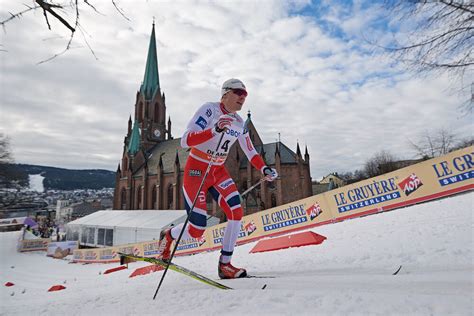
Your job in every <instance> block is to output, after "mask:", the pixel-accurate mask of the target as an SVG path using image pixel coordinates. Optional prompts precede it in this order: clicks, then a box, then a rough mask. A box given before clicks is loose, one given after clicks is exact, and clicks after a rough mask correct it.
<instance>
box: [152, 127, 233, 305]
mask: <svg viewBox="0 0 474 316" xmlns="http://www.w3.org/2000/svg"><path fill="white" fill-rule="evenodd" d="M224 134H225V131H223V132H222V135H221V138H220V139H219V142H218V143H217V147H216V151H215V152H214V154H213V155H212V156H211V160H210V161H209V164H208V165H207V169H206V172H205V173H204V176H203V178H202V181H201V184H200V185H199V189H198V190H197V193H196V196H195V197H194V201H193V204H192V205H191V208H190V209H189V213H188V216H187V217H186V220H185V221H184V225H183V229H181V233H180V234H179V236H178V239H176V243H175V245H174V248H173V251H172V252H171V256H170V259H169V260H168V262H167V264H166V268H165V271H163V275H162V276H161V280H160V283H159V284H158V287H157V288H156V291H155V295H153V299H155V298H156V295H157V294H158V291H159V290H160V287H161V284H162V283H163V280H164V279H165V276H166V273H167V272H168V268H169V267H170V263H171V260H173V257H174V253H175V252H176V249H178V244H179V242H180V241H181V237H183V233H184V230H185V229H186V225H187V224H188V222H189V218H190V217H191V213H192V211H193V209H194V206H195V205H196V202H197V199H198V197H199V192H201V189H202V187H203V185H204V181H205V180H206V178H207V175H208V174H209V171H210V170H211V166H212V163H213V162H214V160H215V159H216V157H217V152H218V151H219V147H220V145H221V142H222V139H223V138H224Z"/></svg>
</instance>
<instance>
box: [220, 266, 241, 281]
mask: <svg viewBox="0 0 474 316" xmlns="http://www.w3.org/2000/svg"><path fill="white" fill-rule="evenodd" d="M218 273H219V278H221V279H237V278H245V277H247V271H246V270H245V269H242V268H236V267H234V266H233V265H232V264H230V262H229V263H222V262H219V268H218Z"/></svg>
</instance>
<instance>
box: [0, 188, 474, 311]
mask: <svg viewBox="0 0 474 316" xmlns="http://www.w3.org/2000/svg"><path fill="white" fill-rule="evenodd" d="M473 197H474V193H473V192H470V193H466V194H463V195H457V196H455V197H451V198H446V199H443V200H438V201H434V202H430V203H425V204H421V205H416V206H412V207H409V208H404V209H400V210H396V211H392V212H386V213H382V214H377V215H372V216H367V217H363V218H358V219H353V220H348V221H344V222H342V223H337V224H331V225H326V226H321V227H317V228H314V229H312V231H314V232H316V233H318V234H321V235H323V236H326V237H327V240H326V241H325V242H324V243H323V244H321V245H317V246H307V247H300V248H292V249H287V250H280V251H273V252H265V253H256V254H249V251H250V249H251V248H252V247H253V246H254V245H255V243H251V244H247V245H243V246H240V247H237V248H236V251H235V254H234V260H233V263H234V264H235V265H238V266H244V267H246V268H247V269H248V270H249V272H250V273H251V274H255V275H262V276H275V278H258V279H243V280H242V279H241V280H223V281H221V282H222V283H224V284H226V285H229V286H231V287H233V288H235V290H230V291H225V290H219V289H215V288H211V287H209V286H207V285H205V284H202V283H200V282H197V281H195V280H193V279H190V278H188V277H185V276H182V275H181V274H178V273H175V272H173V271H170V272H169V273H168V274H167V276H166V279H165V281H164V283H163V285H162V288H161V290H160V292H159V293H158V296H157V299H156V300H155V301H153V300H152V297H153V294H154V291H155V289H156V286H157V284H158V281H159V278H160V277H161V275H162V272H157V273H153V274H148V275H144V276H138V277H134V278H128V276H129V275H130V274H131V273H132V272H133V270H134V269H135V268H138V267H142V266H146V265H147V264H146V263H143V262H141V263H138V262H137V263H132V264H130V266H129V270H122V271H119V272H116V273H112V274H108V275H104V274H103V272H104V271H105V270H107V269H109V268H112V267H117V264H88V265H82V264H68V263H69V262H68V261H65V260H57V259H52V258H49V257H46V255H45V253H44V252H36V253H17V252H16V250H15V246H16V241H17V238H18V236H19V235H18V234H19V233H18V232H7V233H0V251H1V253H0V255H1V260H0V268H1V273H0V278H1V282H2V286H1V291H0V292H1V293H0V302H1V308H0V315H25V314H35V315H66V314H67V315H87V314H89V315H157V314H163V315H246V314H249V315H254V314H257V313H258V314H261V315H472V313H473V253H472V251H473V250H472V249H473V218H472V217H473ZM218 255H219V253H218V252H210V253H203V254H198V255H194V256H186V257H178V258H175V260H174V261H175V262H176V263H178V264H180V265H183V266H185V267H188V268H190V269H193V270H195V271H196V272H199V273H202V274H204V275H206V276H209V277H212V278H215V279H217V271H216V270H217V269H216V266H217V258H218ZM400 265H402V266H403V267H402V269H401V271H400V272H399V273H398V274H397V275H392V273H393V272H394V271H396V270H397V268H398V267H399V266H400ZM8 281H10V282H13V283H15V286H13V287H5V286H4V285H3V284H5V283H6V282H8ZM61 284H62V285H64V286H65V287H66V289H65V290H63V291H59V292H47V290H48V289H49V288H50V287H51V286H53V285H61ZM265 284H266V285H267V286H266V289H265V290H262V289H261V288H262V287H263V286H264V285H265Z"/></svg>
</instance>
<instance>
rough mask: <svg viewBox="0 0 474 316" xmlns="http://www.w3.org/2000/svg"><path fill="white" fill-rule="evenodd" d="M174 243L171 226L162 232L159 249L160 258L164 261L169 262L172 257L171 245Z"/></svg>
mask: <svg viewBox="0 0 474 316" xmlns="http://www.w3.org/2000/svg"><path fill="white" fill-rule="evenodd" d="M172 244H173V237H172V236H171V228H167V229H164V230H162V231H161V233H160V244H159V251H160V253H161V255H160V257H159V258H160V259H161V260H163V261H164V262H169V260H170V257H171V245H172Z"/></svg>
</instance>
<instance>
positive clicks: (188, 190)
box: [159, 79, 278, 279]
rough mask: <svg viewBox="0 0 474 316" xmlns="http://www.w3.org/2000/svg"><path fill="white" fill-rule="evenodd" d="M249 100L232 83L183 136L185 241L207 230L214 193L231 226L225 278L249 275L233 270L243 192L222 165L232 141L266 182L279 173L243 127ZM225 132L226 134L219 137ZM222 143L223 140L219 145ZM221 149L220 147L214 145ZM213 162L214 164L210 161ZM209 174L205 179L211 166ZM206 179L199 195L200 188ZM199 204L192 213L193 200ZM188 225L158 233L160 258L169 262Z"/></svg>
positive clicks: (222, 266) (223, 260)
mask: <svg viewBox="0 0 474 316" xmlns="http://www.w3.org/2000/svg"><path fill="white" fill-rule="evenodd" d="M246 97H247V89H246V87H245V85H244V84H243V83H242V81H240V80H238V79H229V80H227V81H225V82H224V84H223V85H222V89H221V101H220V102H208V103H205V104H204V105H202V106H201V107H200V108H199V109H198V110H197V112H196V113H195V114H194V116H193V118H192V119H191V120H190V122H189V123H188V126H187V129H186V131H185V132H184V135H183V137H182V138H181V146H182V147H183V148H189V147H191V151H190V154H189V157H188V160H187V162H186V166H185V168H184V179H183V193H184V199H185V206H186V211H187V212H188V214H189V212H190V211H191V215H190V218H189V224H188V225H187V226H186V227H185V228H184V229H185V231H184V233H183V238H184V239H188V238H191V237H193V238H199V237H201V236H202V235H203V233H204V231H205V229H206V213H207V211H206V192H208V191H209V192H210V193H211V194H212V195H213V197H214V199H216V201H217V202H218V204H219V206H220V207H221V208H222V210H223V211H224V213H225V214H226V217H227V226H226V229H225V233H224V238H223V241H222V250H221V255H220V258H219V265H218V273H219V277H220V278H221V279H234V278H242V277H246V276H247V271H246V270H245V269H243V268H236V267H234V266H233V265H232V264H231V263H230V261H231V258H232V254H233V251H234V247H235V244H236V241H237V237H238V235H239V232H240V221H241V218H242V215H243V210H242V206H241V204H240V194H239V192H238V191H237V187H236V185H235V183H234V181H233V180H232V178H231V177H230V176H229V173H228V172H227V170H226V168H225V167H224V162H225V160H226V158H227V155H228V153H229V150H230V148H231V147H232V145H233V143H234V142H235V141H236V140H238V141H239V144H240V147H241V148H242V150H243V151H244V153H245V155H246V156H247V158H248V160H249V161H250V163H251V164H252V166H253V167H255V168H256V169H257V170H259V171H260V172H262V174H263V176H264V177H265V180H267V181H273V180H275V179H276V178H277V176H278V173H277V172H276V170H275V169H272V168H270V167H268V166H266V165H265V162H264V161H263V159H262V157H261V156H260V155H259V154H258V153H257V151H256V150H255V148H254V146H253V144H252V141H251V139H250V135H249V133H248V131H247V130H246V129H245V127H244V121H243V119H242V118H241V117H240V116H239V115H238V114H237V112H238V111H240V110H241V109H242V106H243V104H244V102H245V98H246ZM222 133H224V136H223V137H222V139H221V136H222ZM219 141H221V142H220V143H219ZM218 145H219V148H217V152H215V151H216V147H217V146H218ZM211 160H212V161H211ZM209 164H211V168H210V170H209V173H208V175H207V177H206V178H205V179H203V177H204V175H205V172H206V170H207V167H208V165H209ZM202 181H204V183H203V186H202V188H201V190H200V192H197V191H198V190H199V187H200V185H201V182H202ZM196 196H198V198H197V201H196V205H195V206H194V208H193V209H192V210H190V208H191V206H192V203H193V201H194V199H195V197H196ZM183 226H184V224H183V223H182V224H180V225H177V226H175V227H172V228H168V229H165V230H163V231H162V232H161V233H160V246H159V247H160V251H161V259H162V260H164V261H169V260H170V256H171V245H172V243H173V241H174V240H175V239H177V238H178V236H179V235H180V233H181V230H182V229H183Z"/></svg>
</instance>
